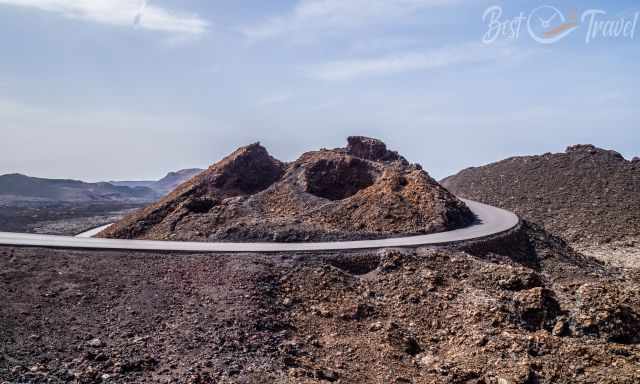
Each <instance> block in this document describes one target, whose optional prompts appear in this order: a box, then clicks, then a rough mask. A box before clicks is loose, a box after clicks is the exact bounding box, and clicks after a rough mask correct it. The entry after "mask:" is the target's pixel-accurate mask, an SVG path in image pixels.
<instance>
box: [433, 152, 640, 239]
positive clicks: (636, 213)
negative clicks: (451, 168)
mask: <svg viewBox="0 0 640 384" xmlns="http://www.w3.org/2000/svg"><path fill="white" fill-rule="evenodd" d="M442 184H443V185H444V186H445V187H446V188H448V189H449V190H451V191H452V192H453V193H455V194H457V195H458V196H461V197H466V198H469V199H474V200H478V201H481V202H484V203H487V204H491V205H496V206H500V207H503V208H506V209H509V210H513V211H515V212H516V213H518V214H519V215H521V216H523V217H524V218H527V219H530V220H532V221H535V222H538V223H540V224H543V225H544V226H545V227H546V228H547V229H549V230H551V231H552V232H554V233H556V234H559V235H562V236H564V237H566V238H567V239H568V240H570V241H572V242H573V243H574V244H596V243H607V242H610V241H612V240H623V239H630V238H637V237H638V236H639V235H640V209H639V208H638V207H640V161H638V160H636V159H634V160H632V161H628V160H625V159H624V157H622V156H621V155H620V154H619V153H617V152H614V151H608V150H604V149H600V148H597V147H594V146H593V145H576V146H573V147H569V148H567V150H566V152H565V153H556V154H551V153H547V154H544V155H542V156H524V157H514V158H510V159H506V160H503V161H499V162H497V163H494V164H489V165H486V166H483V167H478V168H469V169H465V170H463V171H462V172H460V173H458V174H457V175H455V176H451V177H448V178H447V179H445V180H443V181H442Z"/></svg>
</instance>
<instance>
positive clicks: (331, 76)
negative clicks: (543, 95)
mask: <svg viewBox="0 0 640 384" xmlns="http://www.w3.org/2000/svg"><path fill="white" fill-rule="evenodd" d="M519 54H520V53H519V52H518V51H517V50H515V49H514V48H513V47H506V46H492V47H489V46H486V45H482V44H467V45H460V46H453V47H446V48H441V49H437V50H432V51H430V52H417V51H414V52H405V53H401V54H395V55H389V56H382V57H374V58H362V59H352V60H338V61H332V62H328V63H324V64H320V65H317V66H314V67H312V68H311V69H309V70H307V73H308V75H309V76H310V77H312V78H316V79H320V80H331V81H339V80H351V79H355V78H359V77H369V76H382V75H391V74H397V73H403V72H410V71H429V70H435V69H439V68H445V67H449V66H454V65H461V64H474V63H483V62H491V61H496V60H500V59H511V58H514V57H516V56H518V55H519Z"/></svg>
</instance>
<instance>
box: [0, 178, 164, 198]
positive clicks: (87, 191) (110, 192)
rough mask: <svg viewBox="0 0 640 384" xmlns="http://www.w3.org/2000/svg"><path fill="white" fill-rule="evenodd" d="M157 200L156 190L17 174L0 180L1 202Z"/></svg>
mask: <svg viewBox="0 0 640 384" xmlns="http://www.w3.org/2000/svg"><path fill="white" fill-rule="evenodd" d="M158 197H159V196H158V193H157V192H156V191H155V190H153V189H151V188H148V187H142V186H136V187H128V186H117V185H113V184H110V183H106V182H101V183H85V182H83V181H79V180H65V179H45V178H39V177H30V176H26V175H22V174H17V173H14V174H7V175H2V176H0V201H21V200H23V201H24V200H36V201H60V202H113V201H118V202H150V201H154V200H156V199H158Z"/></svg>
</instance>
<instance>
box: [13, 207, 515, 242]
mask: <svg viewBox="0 0 640 384" xmlns="http://www.w3.org/2000/svg"><path fill="white" fill-rule="evenodd" d="M463 201H464V202H465V203H466V204H467V206H468V207H469V208H470V209H471V211H473V213H474V214H475V215H476V217H477V220H476V223H475V224H473V225H471V226H468V227H465V228H461V229H456V230H453V231H447V232H440V233H432V234H429V235H419V236H409V237H397V238H391V239H380V240H359V241H339V242H320V243H202V242H179V241H154V240H118V239H94V238H91V236H94V235H95V234H97V232H99V230H100V228H96V229H94V230H92V231H89V232H85V233H84V234H81V235H79V236H77V237H68V236H53V235H36V234H23V233H9V232H0V245H14V246H38V247H55V248H80V249H120V250H143V251H190V252H224V253H229V252H305V251H335V250H353V249H373V248H388V247H411V246H421V245H438V244H449V243H456V242H461V241H466V240H473V239H481V238H484V237H488V236H492V235H496V234H499V233H503V232H506V231H508V230H510V229H513V228H514V227H516V226H517V225H518V223H519V218H518V216H516V215H515V214H513V213H512V212H509V211H506V210H504V209H500V208H496V207H492V206H489V205H486V204H481V203H478V202H475V201H470V200H463Z"/></svg>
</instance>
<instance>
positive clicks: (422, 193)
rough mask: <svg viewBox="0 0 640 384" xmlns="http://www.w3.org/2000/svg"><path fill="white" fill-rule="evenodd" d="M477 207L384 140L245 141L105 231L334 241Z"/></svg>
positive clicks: (432, 223) (406, 230)
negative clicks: (333, 143) (302, 149)
mask: <svg viewBox="0 0 640 384" xmlns="http://www.w3.org/2000/svg"><path fill="white" fill-rule="evenodd" d="M473 219H474V217H473V214H472V213H471V211H470V210H469V209H468V208H467V207H466V206H465V205H464V203H462V202H461V201H460V200H458V199H457V198H456V197H454V196H453V195H451V194H450V193H449V192H448V191H447V190H446V189H444V188H443V187H441V186H440V185H439V184H438V183H437V182H436V181H435V180H433V179H432V178H431V177H430V176H429V175H428V174H427V173H426V172H425V171H423V170H422V168H421V167H420V166H419V165H412V164H409V162H408V161H407V160H405V159H404V158H403V157H401V156H400V155H399V154H398V153H397V152H392V151H389V150H387V148H386V146H385V144H384V143H383V142H381V141H379V140H376V139H371V138H366V137H350V138H349V139H348V146H347V147H346V148H338V149H333V150H327V149H322V150H319V151H313V152H307V153H305V154H303V155H302V156H301V157H300V158H299V159H297V160H296V161H294V162H292V163H288V164H285V163H282V162H280V161H278V160H276V159H274V158H273V157H271V156H270V155H269V154H268V153H267V151H266V149H265V148H264V147H262V146H260V144H252V145H249V146H247V147H243V148H240V149H238V150H237V151H235V152H234V153H232V154H231V155H229V156H228V157H226V158H225V159H223V160H222V161H220V162H218V163H216V164H214V165H213V166H211V167H210V168H209V169H208V170H207V171H205V172H203V173H201V174H199V175H198V176H196V177H195V178H193V179H191V180H190V181H188V182H187V183H185V184H182V185H181V186H179V187H178V188H177V189H176V190H175V191H174V192H172V193H171V194H169V195H168V196H166V197H165V198H163V199H162V200H161V201H159V202H158V203H157V204H154V205H152V206H150V207H147V208H145V209H144V210H142V211H139V212H136V213H135V214H133V215H131V216H129V217H127V218H125V220H123V221H122V222H120V223H118V224H116V225H114V226H113V227H111V228H109V229H108V230H106V231H105V232H103V233H102V234H101V236H104V237H112V238H125V239H134V238H141V239H163V240H194V241H220V240H233V241H309V240H316V241H326V240H353V239H371V238H381V237H390V236H401V235H402V236H403V235H412V234H424V233H432V232H439V231H445V230H449V229H453V228H458V227H462V226H466V225H468V224H470V223H471V222H472V221H473Z"/></svg>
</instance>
